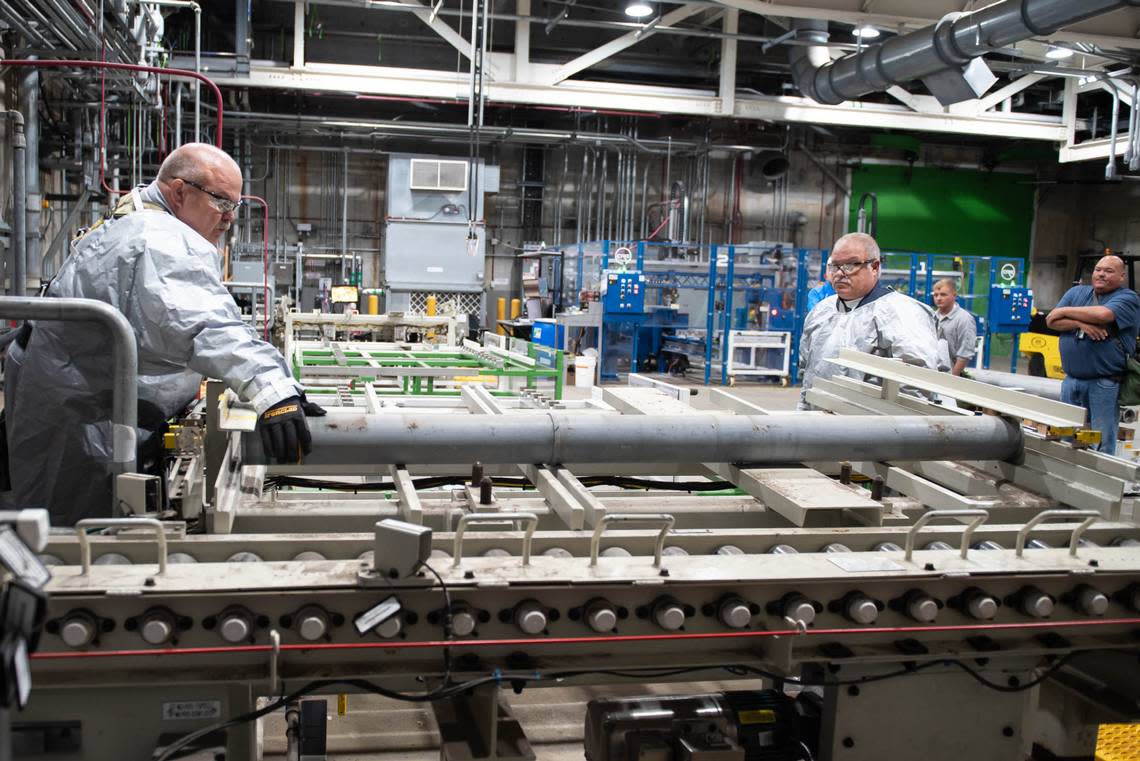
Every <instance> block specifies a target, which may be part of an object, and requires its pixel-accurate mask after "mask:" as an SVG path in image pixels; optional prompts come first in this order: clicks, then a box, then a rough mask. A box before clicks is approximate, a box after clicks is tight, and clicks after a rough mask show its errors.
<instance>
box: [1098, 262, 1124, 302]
mask: <svg viewBox="0 0 1140 761" xmlns="http://www.w3.org/2000/svg"><path fill="white" fill-rule="evenodd" d="M1123 284H1124V260H1123V259H1121V258H1120V257H1119V256H1113V255H1111V254H1109V255H1108V256H1102V257H1101V258H1100V260H1099V261H1098V262H1097V263H1096V267H1095V268H1093V275H1092V285H1093V290H1094V291H1095V292H1096V293H1098V294H1104V293H1112V292H1113V291H1115V290H1116V289H1117V288H1119V287H1120V286H1121V285H1123Z"/></svg>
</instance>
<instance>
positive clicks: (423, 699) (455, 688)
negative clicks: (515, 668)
mask: <svg viewBox="0 0 1140 761" xmlns="http://www.w3.org/2000/svg"><path fill="white" fill-rule="evenodd" d="M423 565H424V567H425V568H427V569H428V570H429V571H431V572H432V574H433V575H435V576H436V578H437V579H439V581H440V584H441V586H442V585H443V579H442V578H441V577H440V576H439V575H438V574H437V573H436V572H435V570H434V569H432V568H431V566H429V565H428V564H427V563H424V564H423ZM445 589H446V587H445ZM448 608H449V609H450V605H449V606H448ZM448 620H450V619H449V618H448ZM448 634H449V632H448ZM448 649H450V648H445V652H446V651H447V650H448ZM1081 654H1082V653H1080V652H1073V653H1069V654H1068V655H1065V656H1063V657H1062V658H1059V659H1058V660H1057V661H1056V662H1054V663H1053V664H1052V665H1051V666H1050V667H1049V668H1048V669H1046V670H1045V671H1044V672H1042V673H1041V674H1039V675H1038V676H1037V677H1036V678H1035V679H1032V680H1030V681H1028V682H1024V683H1021V684H1017V685H1004V684H998V683H996V682H991V681H990V680H989V679H986V678H985V677H984V676H982V675H981V674H980V673H978V672H977V671H976V670H974V669H973V668H971V667H969V666H967V665H966V664H965V663H963V662H962V661H960V660H956V659H939V660H933V661H928V662H926V663H922V664H919V665H917V666H911V667H907V668H904V669H899V670H896V671H888V672H886V673H884V674H874V675H871V676H865V677H859V678H857V679H847V680H826V679H825V680H816V681H804V680H802V679H795V678H789V677H787V676H785V675H782V674H776V673H773V672H770V671H765V670H764V669H759V668H756V667H754V666H744V665H726V666H721V667H720V668H724V669H725V670H727V671H729V672H730V673H734V674H742V673H751V674H755V675H757V676H761V677H764V678H766V679H770V680H772V681H778V682H791V683H793V684H796V685H798V686H801V687H842V686H848V685H860V684H868V683H871V682H881V681H885V680H887V679H895V678H897V677H901V676H906V675H908V674H917V673H920V672H922V671H925V670H927V669H930V668H934V667H935V666H956V667H958V668H960V669H961V670H963V671H965V672H966V673H967V674H969V675H970V676H971V677H973V678H974V679H975V680H976V681H977V682H978V683H979V684H981V685H982V686H984V687H988V688H990V689H992V690H996V691H998V692H1004V693H1016V692H1024V691H1026V690H1031V689H1033V688H1034V687H1036V686H1038V685H1040V684H1041V683H1042V682H1044V681H1045V680H1047V679H1049V678H1051V677H1052V676H1053V675H1054V674H1056V673H1057V672H1058V671H1060V670H1061V669H1062V668H1064V667H1065V666H1066V665H1068V663H1069V662H1070V661H1071V660H1073V659H1074V658H1076V657H1077V656H1078V655H1081ZM714 668H718V667H716V666H690V667H684V668H676V669H671V670H664V671H662V670H660V669H656V670H652V669H640V670H638V669H634V670H632V671H616V670H605V669H585V670H581V671H564V672H556V673H553V674H548V675H547V676H545V677H544V676H542V675H541V674H538V673H537V672H535V673H533V674H521V675H516V676H506V675H502V674H500V673H499V672H498V671H496V672H495V674H493V675H491V676H485V677H478V678H476V679H471V680H468V681H466V682H460V683H458V684H454V685H448V684H447V683H446V681H445V682H444V684H443V685H441V686H440V687H439V688H437V689H435V690H432V691H430V692H426V693H423V694H409V693H403V692H398V691H396V690H389V689H387V688H385V687H381V686H380V685H378V684H375V683H374V682H371V681H368V680H367V679H320V680H316V681H313V682H309V683H308V684H306V685H305V686H303V687H301V688H299V689H297V690H294V691H293V692H292V693H290V694H288V695H284V696H282V697H280V698H278V699H277V700H274V701H273V702H272V703H269V704H267V705H265V706H263V707H262V708H259V709H257V710H255V711H250V712H249V713H245V714H242V715H240V716H235V717H234V718H232V719H227V720H225V721H221V722H218V723H216V724H211V725H210V726H207V727H203V728H201V729H198V730H196V731H194V732H191V733H189V734H187V735H185V736H184V737H182V738H181V739H179V740H177V741H176V742H175V743H174V744H173V745H170V746H168V747H167V748H166V750H165V751H163V753H162V755H161V756H159V757H158V758H157V759H155V761H170V759H171V758H173V754H175V753H177V752H178V751H180V750H182V749H183V748H185V747H186V746H188V745H190V744H191V743H193V742H194V741H196V740H198V739H200V738H202V737H204V736H206V735H208V734H210V733H212V732H217V731H220V730H223V729H228V728H229V727H234V726H238V725H240V724H245V723H247V722H250V721H256V720H257V719H260V718H261V717H262V716H265V715H267V714H270V713H272V712H273V711H276V710H277V709H278V708H281V707H283V706H285V705H286V704H288V703H290V702H292V701H295V700H299V699H300V698H302V697H304V696H306V695H309V694H311V693H313V692H316V691H317V690H322V689H325V688H327V687H332V686H336V685H349V686H351V687H356V688H357V689H359V690H361V691H362V692H369V693H372V694H375V695H380V696H381V697H386V698H391V699H393V700H401V701H405V702H412V703H429V702H433V701H436V700H444V699H446V698H449V697H454V696H456V695H460V694H463V693H465V692H467V691H468V690H471V689H474V688H476V687H480V686H482V685H484V684H489V683H491V682H501V681H503V680H504V679H505V680H507V681H510V682H535V681H544V680H545V681H550V680H557V679H566V678H571V677H576V676H586V675H592V674H600V675H605V676H617V677H623V678H633V679H644V678H646V677H648V678H661V677H667V676H677V675H680V674H685V673H692V672H696V671H709V670H711V669H714Z"/></svg>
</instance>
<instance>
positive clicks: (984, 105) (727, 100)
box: [215, 0, 1140, 147]
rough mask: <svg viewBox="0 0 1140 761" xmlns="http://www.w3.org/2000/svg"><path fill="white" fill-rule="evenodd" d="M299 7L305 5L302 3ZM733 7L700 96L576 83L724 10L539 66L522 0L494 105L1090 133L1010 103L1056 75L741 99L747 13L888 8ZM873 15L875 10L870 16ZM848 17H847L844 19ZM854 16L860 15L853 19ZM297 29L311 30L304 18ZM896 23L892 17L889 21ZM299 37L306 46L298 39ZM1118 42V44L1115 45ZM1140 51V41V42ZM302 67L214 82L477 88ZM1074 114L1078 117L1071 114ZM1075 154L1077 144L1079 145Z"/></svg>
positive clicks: (728, 3)
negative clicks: (710, 79)
mask: <svg viewBox="0 0 1140 761" xmlns="http://www.w3.org/2000/svg"><path fill="white" fill-rule="evenodd" d="M294 2H295V3H296V5H297V7H298V8H302V7H303V6H304V0H294ZM331 2H332V3H333V4H336V5H355V6H356V7H361V8H365V7H367V8H374V9H376V10H388V11H393V10H395V11H397V12H400V11H401V10H403V9H401V8H400V7H399V6H401V5H402V6H415V10H410V11H404V12H410V13H413V14H414V15H416V16H417V17H419V18H420V19H421V20H422V21H423V22H424V23H425V24H426V25H428V26H429V27H430V28H432V29H433V30H434V31H436V33H438V34H439V35H440V36H441V37H442V38H443V39H444V40H446V41H447V43H448V44H450V45H451V46H453V47H454V48H455V49H456V50H457V51H458V52H459V54H461V55H465V56H466V55H469V53H470V41H468V40H465V39H464V38H463V37H462V36H461V35H460V33H459V32H457V31H455V29H454V28H453V27H451V26H450V25H449V24H447V23H446V22H445V21H444V20H443V19H442V17H441V16H439V15H435V16H433V14H432V10H431V7H430V4H426V3H424V2H422V1H421V0H398V3H386V4H383V5H380V4H375V5H372V4H369V5H364V4H359V5H358V4H356V3H353V2H351V0H331ZM719 2H720V5H722V6H725V7H724V9H723V11H722V12H721V13H720V14H718V15H713V16H705V17H704V18H703V20H704V21H705V22H708V21H709V20H715V19H716V18H717V17H718V16H719V19H720V25H721V30H722V32H723V33H724V34H725V35H726V36H725V37H724V38H723V39H722V40H721V66H720V81H719V85H718V88H717V89H716V90H708V89H691V88H681V87H669V86H656V85H654V86H648V85H636V84H629V83H620V84H619V83H610V82H598V81H587V80H581V79H574V78H573V77H574V75H576V74H580V73H582V72H583V71H586V70H588V69H590V68H591V67H595V66H597V65H598V64H600V63H602V62H603V61H605V60H606V59H608V58H610V57H612V56H614V55H616V54H618V53H620V52H621V51H624V50H627V49H629V48H630V47H632V46H634V45H636V44H638V43H639V42H642V41H644V40H646V39H648V38H649V37H651V36H653V34H654V33H655V31H656V30H659V29H663V28H671V27H674V26H675V25H677V24H679V23H680V22H682V21H683V20H685V19H687V18H690V17H692V16H694V15H696V14H698V13H700V12H702V11H704V12H708V11H709V10H710V7H711V8H712V9H713V10H714V12H715V9H716V7H715V6H711V5H710V4H709V3H705V2H690V3H685V4H682V5H678V6H675V7H673V9H672V10H668V11H665V12H663V13H662V15H660V16H658V17H657V18H655V19H653V20H652V21H650V22H648V23H646V24H644V25H642V27H641V28H640V29H638V30H634V31H630V32H628V33H626V34H624V35H621V36H619V37H617V38H615V39H613V40H611V41H609V42H606V43H605V44H602V45H600V46H599V47H597V48H595V49H593V50H591V51H589V52H587V53H585V54H582V55H580V56H578V57H577V58H574V59H573V60H571V61H569V62H566V63H562V64H544V63H536V62H533V61H531V60H530V24H531V23H538V22H542V21H544V19H541V18H538V17H535V18H534V19H533V21H527V20H525V18H526V17H527V16H528V15H529V14H530V11H531V8H530V6H531V3H529V2H526V1H524V2H520V3H518V5H517V7H516V16H517V17H518V20H517V21H516V23H515V35H514V41H515V44H514V48H515V50H514V53H501V52H500V53H489V54H488V56H487V67H488V69H487V76H488V80H489V81H488V83H487V85H486V88H487V99H488V102H490V103H498V104H516V105H523V106H526V105H544V106H561V107H566V108H571V109H582V110H592V109H596V110H619V111H629V112H652V113H668V114H685V115H693V116H706V117H729V118H735V119H742V120H755V121H777V122H791V123H809V124H818V125H829V126H851V127H867V128H876V129H900V130H911V131H924V132H938V133H957V134H969V135H985V136H996V135H1000V136H1005V137H1009V138H1011V139H1028V140H1045V141H1050V142H1066V141H1068V140H1069V139H1070V134H1071V133H1072V131H1073V129H1074V127H1077V128H1080V127H1083V125H1082V124H1079V123H1077V122H1076V120H1075V116H1073V117H1072V118H1069V119H1068V121H1066V120H1065V119H1063V118H1061V117H1054V116H1043V115H1039V114H1030V113H1019V112H1018V111H1016V110H1014V108H1013V106H1012V103H1011V101H1010V99H1011V98H1012V97H1013V96H1014V95H1016V94H1017V93H1018V92H1021V91H1022V90H1024V89H1026V88H1027V87H1030V86H1032V85H1035V84H1037V83H1039V82H1041V81H1043V80H1045V79H1047V78H1048V77H1049V75H1048V74H1047V73H1044V72H1034V73H1029V74H1026V75H1024V76H1022V77H1020V78H1018V79H1015V80H1013V81H1012V82H1010V83H1009V84H1008V85H1006V86H1005V87H1002V88H1000V89H998V90H995V91H994V92H993V93H990V94H989V95H987V96H985V97H983V98H981V99H978V100H973V101H968V102H965V103H961V104H957V105H955V106H952V107H948V108H944V107H942V106H940V105H939V104H938V103H937V101H935V100H934V98H931V97H929V96H923V95H914V94H911V93H908V92H906V91H905V90H903V89H901V88H893V89H892V90H891V91H890V94H891V95H892V96H893V97H895V98H896V99H897V100H899V101H900V102H901V104H902V105H891V104H883V103H870V102H863V101H855V102H846V103H842V104H840V105H837V106H829V105H823V104H819V103H816V102H814V101H812V100H810V99H807V98H803V97H798V96H764V95H751V94H749V95H746V96H745V95H742V94H740V93H739V92H737V88H736V86H735V85H736V83H735V75H736V54H737V47H738V45H739V42H738V40H736V39H735V38H734V37H733V35H735V34H736V33H737V31H738V29H739V19H740V11H742V10H743V11H746V12H756V13H763V14H764V15H781V14H782V15H788V16H796V17H804V16H805V15H811V16H814V17H819V16H820V15H821V14H822V15H824V16H827V17H835V18H836V19H839V20H843V21H848V20H851V19H856V17H858V18H859V19H873V18H877V17H876V16H875V15H874V13H873V11H875V10H877V9H878V8H879V6H880V5H883V3H880V2H877V1H876V0H864V2H863V5H862V6H861V8H862V12H860V11H859V10H858V9H856V10H853V11H851V12H848V11H842V10H830V11H829V10H825V9H818V8H807V7H805V6H800V5H793V4H777V3H768V2H759V0H719ZM868 11H871V13H868ZM844 14H846V15H844ZM848 16H850V17H851V18H850V19H849V18H848ZM297 18H298V19H300V20H299V21H298V22H297V23H303V13H298V14H297ZM885 20H887V17H884V19H883V21H885ZM889 20H891V21H892V22H894V23H895V24H896V25H897V24H898V23H900V22H901V23H906V24H910V25H916V26H917V25H921V24H925V23H928V22H929V20H928V19H923V18H910V17H906V18H903V17H899V16H897V15H890V16H889ZM303 38H304V35H303V34H297V35H295V46H300V45H303ZM297 40H299V42H298V41H297ZM1112 40H1113V43H1114V44H1117V43H1119V40H1118V39H1117V38H1112ZM1133 42H1134V43H1136V44H1140V41H1136V40H1133ZM293 62H294V65H293V66H292V67H291V68H282V67H280V66H275V65H270V64H259V63H258V62H253V63H252V64H251V66H250V72H249V75H248V77H247V76H243V75H239V74H235V73H221V74H218V75H216V76H215V79H216V81H217V82H218V84H220V85H228V86H239V87H241V86H245V87H263V88H271V89H296V90H302V91H322V92H353V93H359V94H367V95H382V96H383V95H387V96H400V97H423V98H432V99H443V100H448V99H452V100H455V101H456V102H457V104H459V103H465V99H466V97H467V90H468V89H469V88H468V85H469V82H468V81H467V78H466V77H465V76H463V75H462V74H458V75H457V74H456V73H455V72H447V71H440V70H436V69H411V68H393V67H382V66H356V65H342V64H317V63H307V62H305V60H304V54H303V50H297V49H295V51H294V61H293ZM1070 116H1071V115H1070ZM1070 147H1071V146H1070Z"/></svg>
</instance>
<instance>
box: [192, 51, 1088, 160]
mask: <svg viewBox="0 0 1140 761" xmlns="http://www.w3.org/2000/svg"><path fill="white" fill-rule="evenodd" d="M555 68H556V67H552V66H549V65H543V64H535V63H532V64H531V69H532V70H533V72H534V75H533V76H534V78H535V79H536V80H538V81H541V80H542V79H543V77H544V76H545V77H549V76H550V74H551V73H552V72H553V70H554V69H555ZM214 81H215V82H217V84H219V85H222V86H229V87H264V88H270V89H284V90H311V91H321V92H352V93H360V94H367V95H396V96H407V97H425V98H441V99H453V100H456V101H464V100H465V99H466V97H467V91H468V89H469V84H470V83H469V81H468V79H467V78H466V77H465V76H458V77H457V76H456V75H455V74H454V73H447V72H440V71H434V70H427V69H402V68H392V67H385V66H349V65H343V64H327V63H319V64H318V63H310V64H307V65H306V66H304V67H303V68H293V69H284V68H280V67H270V66H259V65H257V64H253V65H252V66H251V71H250V74H249V76H248V77H243V76H237V75H236V74H233V73H232V72H231V73H219V75H218V76H217V77H215V79H214ZM486 90H487V97H488V99H489V100H492V101H494V102H496V103H513V104H516V105H551V106H566V107H570V108H594V109H607V110H622V111H646V112H654V113H672V114H689V115H693V116H724V117H731V118H734V119H746V120H751V121H775V122H791V123H804V124H820V125H827V124H830V125H835V126H846V127H851V126H862V127H873V128H883V129H899V130H915V131H921V132H939V133H953V134H967V135H985V136H989V137H992V136H993V135H1004V136H1007V137H1009V138H1010V139H1024V140H1045V141H1049V142H1062V141H1064V140H1065V138H1066V132H1065V129H1066V127H1065V126H1064V124H1063V123H1062V121H1061V119H1058V118H1056V117H1048V116H1038V115H1030V114H1016V113H1014V114H1006V113H1001V112H993V111H990V112H986V113H984V114H979V115H965V114H947V113H938V114H925V113H915V112H913V111H910V110H909V109H906V108H903V107H901V106H894V105H888V104H878V103H843V104H840V105H838V106H827V105H823V104H820V103H816V102H814V101H812V100H810V99H808V98H802V97H797V96H753V95H749V96H748V97H747V98H743V97H737V98H736V99H735V108H734V110H733V112H732V113H724V112H722V110H721V107H722V103H721V99H720V97H719V95H718V94H717V93H715V92H711V91H708V90H692V89H683V88H677V87H657V86H649V85H631V84H618V83H612V82H579V81H576V80H571V81H564V82H562V83H561V84H559V85H558V86H548V85H542V84H535V83H534V82H514V81H510V80H505V79H501V78H498V79H496V80H495V81H493V82H490V83H488V84H487V86H486ZM228 116H229V114H227V117H228ZM355 124H357V122H353V121H351V120H343V121H337V120H326V122H325V126H327V127H329V128H331V129H338V128H340V129H354V128H355V127H354V126H353V125H355ZM359 124H360V125H361V127H360V128H361V129H363V128H364V126H365V125H364V123H363V122H360V123H359Z"/></svg>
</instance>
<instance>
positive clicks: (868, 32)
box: [851, 24, 880, 40]
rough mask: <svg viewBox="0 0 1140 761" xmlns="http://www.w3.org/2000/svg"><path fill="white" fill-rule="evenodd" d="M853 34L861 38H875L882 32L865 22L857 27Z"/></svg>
mask: <svg viewBox="0 0 1140 761" xmlns="http://www.w3.org/2000/svg"><path fill="white" fill-rule="evenodd" d="M851 34H853V35H854V36H855V37H858V38H859V39H861V40H873V39H875V38H876V37H878V36H879V34H880V32H879V30H878V29H876V28H875V27H873V26H871V25H870V24H863V25H862V26H857V27H855V29H854V30H852V32H851Z"/></svg>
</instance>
